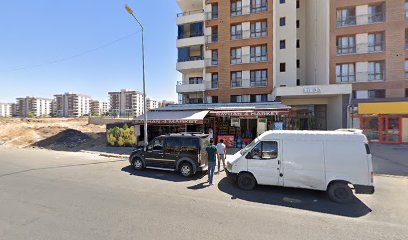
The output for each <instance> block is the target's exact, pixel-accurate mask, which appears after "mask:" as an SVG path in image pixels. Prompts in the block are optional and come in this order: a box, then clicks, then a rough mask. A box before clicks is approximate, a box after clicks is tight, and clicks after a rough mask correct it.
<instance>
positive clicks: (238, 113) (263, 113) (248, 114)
mask: <svg viewBox="0 0 408 240" xmlns="http://www.w3.org/2000/svg"><path fill="white" fill-rule="evenodd" d="M211 113H214V114H215V116H217V117H227V116H228V117H230V116H231V117H262V116H275V115H277V114H278V112H276V111H253V112H243V111H236V112H234V111H219V112H211Z"/></svg>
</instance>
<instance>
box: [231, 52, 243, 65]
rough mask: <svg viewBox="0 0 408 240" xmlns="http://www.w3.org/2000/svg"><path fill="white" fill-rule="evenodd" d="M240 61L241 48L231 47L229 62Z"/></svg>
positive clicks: (237, 62)
mask: <svg viewBox="0 0 408 240" xmlns="http://www.w3.org/2000/svg"><path fill="white" fill-rule="evenodd" d="M239 63H242V49H241V48H232V49H231V64H239Z"/></svg>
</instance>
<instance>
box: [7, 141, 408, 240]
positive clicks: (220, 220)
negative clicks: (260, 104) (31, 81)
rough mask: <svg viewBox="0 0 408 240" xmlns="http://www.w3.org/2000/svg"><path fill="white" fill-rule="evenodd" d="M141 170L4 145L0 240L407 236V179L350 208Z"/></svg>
mask: <svg viewBox="0 0 408 240" xmlns="http://www.w3.org/2000/svg"><path fill="white" fill-rule="evenodd" d="M205 180H206V178H205V177H202V178H200V177H197V178H195V179H193V180H186V179H184V178H182V177H179V176H178V175H177V174H175V173H171V172H161V171H153V170H146V171H143V172H136V173H135V172H134V171H133V170H132V169H131V168H130V167H128V162H127V161H125V160H121V159H115V158H104V157H100V156H97V155H92V154H85V153H64V152H53V151H47V150H29V149H28V150H22V149H19V150H17V149H13V150H11V149H5V148H0V239H2V240H9V239H13V240H15V239H30V240H35V239H41V240H43V239H59V240H60V239H76V240H77V239H86V240H91V239H98V240H99V239H121V240H122V239H178V240H181V239H285V240H287V239H325V240H326V239H331V240H332V239H407V236H408V228H407V226H408V214H407V213H408V204H407V202H408V201H407V199H408V191H407V189H408V178H405V177H389V176H376V177H375V183H376V193H375V194H374V195H371V196H370V195H358V199H359V200H356V201H355V202H354V203H353V204H349V205H341V204H336V203H333V202H330V201H329V200H328V199H327V197H326V195H325V194H324V193H321V192H315V191H306V190H296V189H283V188H276V187H258V188H257V189H256V190H255V191H252V192H244V191H241V190H238V189H237V188H236V187H235V186H234V184H233V183H231V182H230V181H228V180H227V179H225V178H224V175H223V174H220V175H218V176H217V178H216V185H215V186H212V187H207V185H206V184H203V182H204V181H205Z"/></svg>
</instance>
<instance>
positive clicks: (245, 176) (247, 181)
mask: <svg viewBox="0 0 408 240" xmlns="http://www.w3.org/2000/svg"><path fill="white" fill-rule="evenodd" d="M237 184H238V187H239V188H241V189H243V190H247V191H248V190H252V189H254V188H255V186H256V180H255V178H254V176H252V174H250V173H240V174H239V175H238V179H237Z"/></svg>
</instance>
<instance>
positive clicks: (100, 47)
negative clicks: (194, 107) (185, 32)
mask: <svg viewBox="0 0 408 240" xmlns="http://www.w3.org/2000/svg"><path fill="white" fill-rule="evenodd" d="M125 3H128V4H129V5H130V6H131V7H132V8H133V10H134V12H135V14H136V16H137V17H138V18H139V19H140V20H141V22H142V24H143V25H144V27H145V52H146V74H147V95H148V97H151V98H153V99H157V100H163V99H167V100H177V94H176V91H175V85H176V81H177V80H179V79H180V78H181V75H180V74H179V73H178V72H177V71H176V59H177V49H176V36H177V28H176V24H175V18H176V14H177V13H178V12H179V11H180V9H179V8H178V6H177V4H176V1H175V0H128V1H123V0H106V1H101V0H69V1H55V0H35V1H33V0H20V1H16V0H1V1H0V23H1V25H0V26H1V27H0V86H1V87H0V102H14V101H15V98H16V97H24V96H28V95H29V96H39V97H52V96H53V95H54V94H58V93H63V92H68V91H69V92H76V93H82V94H88V95H90V96H92V97H93V98H94V99H98V100H108V94H107V93H108V92H109V91H118V90H120V89H124V88H126V89H132V90H139V91H142V89H143V88H142V61H141V39H140V38H141V32H140V28H139V27H138V25H137V23H136V22H135V20H134V19H133V18H131V16H130V15H129V14H128V13H127V12H126V11H125V8H124V5H125ZM132 34H134V35H132Z"/></svg>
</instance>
